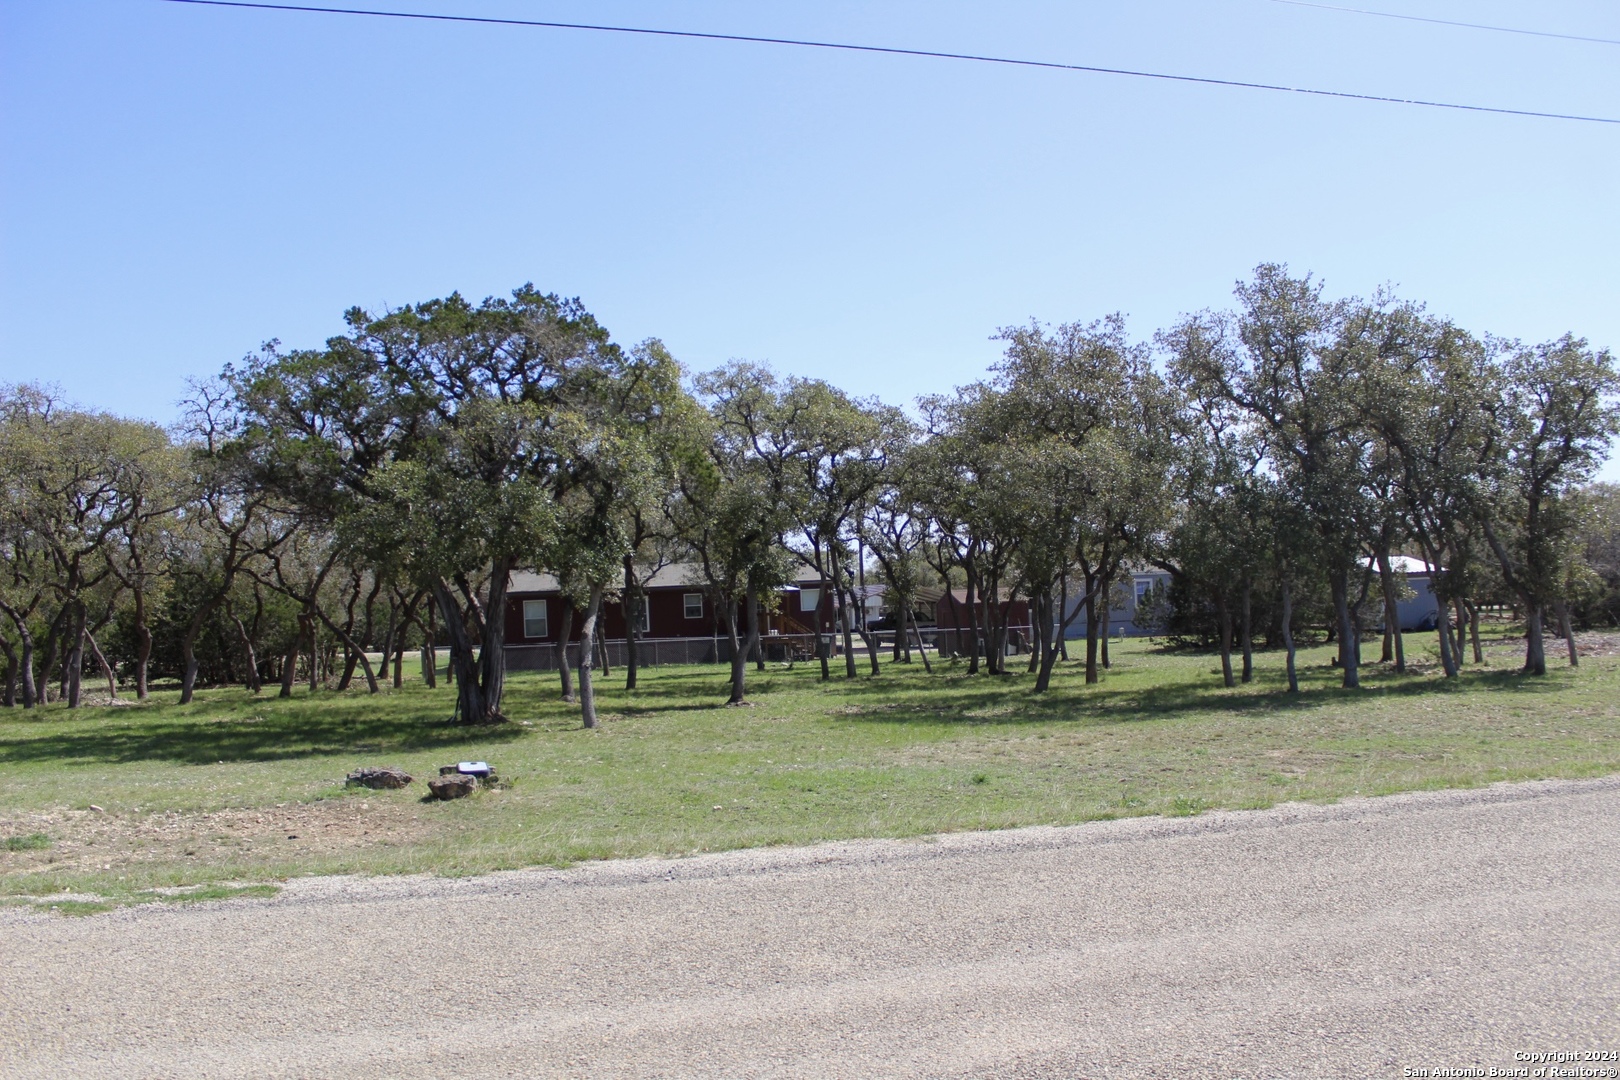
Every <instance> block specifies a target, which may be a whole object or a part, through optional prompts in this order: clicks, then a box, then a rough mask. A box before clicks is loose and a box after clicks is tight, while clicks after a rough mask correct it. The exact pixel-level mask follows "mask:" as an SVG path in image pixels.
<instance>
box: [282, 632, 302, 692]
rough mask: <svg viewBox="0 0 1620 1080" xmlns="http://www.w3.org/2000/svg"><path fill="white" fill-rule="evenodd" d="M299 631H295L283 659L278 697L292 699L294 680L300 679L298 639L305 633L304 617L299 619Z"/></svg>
mask: <svg viewBox="0 0 1620 1080" xmlns="http://www.w3.org/2000/svg"><path fill="white" fill-rule="evenodd" d="M298 621H299V624H300V625H299V629H298V630H295V631H293V636H292V643H291V644H289V645H288V646H287V655H286V656H284V657H282V659H281V690H280V692H278V693H277V694H276V696H277V697H284V698H290V697H292V688H293V680H294V679H296V678H297V677H298V639H299V636H300V634H301V633H302V631H303V626H302V624H303V621H304V620H303V617H302V616H300V617H299V620H298Z"/></svg>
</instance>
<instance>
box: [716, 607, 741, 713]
mask: <svg viewBox="0 0 1620 1080" xmlns="http://www.w3.org/2000/svg"><path fill="white" fill-rule="evenodd" d="M715 606H716V607H720V606H722V605H721V604H716V605H715ZM723 606H724V608H725V612H724V615H723V616H722V618H721V621H722V622H724V623H725V626H726V641H727V643H728V644H729V645H730V646H731V696H730V697H729V698H727V699H726V704H727V705H741V704H742V703H743V702H744V701H746V700H747V680H748V644H747V643H746V642H745V641H744V640H743V638H742V635H741V634H739V633H738V632H737V604H736V602H735V600H732V602H729V603H724V605H723Z"/></svg>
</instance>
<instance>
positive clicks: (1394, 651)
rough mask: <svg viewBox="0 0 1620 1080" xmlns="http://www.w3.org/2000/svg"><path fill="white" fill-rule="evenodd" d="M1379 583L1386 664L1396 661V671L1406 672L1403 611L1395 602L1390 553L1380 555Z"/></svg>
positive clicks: (1384, 552)
mask: <svg viewBox="0 0 1620 1080" xmlns="http://www.w3.org/2000/svg"><path fill="white" fill-rule="evenodd" d="M1378 583H1379V585H1380V586H1381V587H1382V589H1383V591H1384V662H1385V663H1388V662H1389V661H1390V660H1394V661H1395V670H1396V671H1398V672H1402V673H1404V672H1405V671H1406V643H1405V642H1404V641H1403V640H1401V609H1400V605H1399V604H1398V603H1396V601H1395V571H1394V569H1393V568H1392V567H1391V566H1390V562H1389V552H1388V551H1387V550H1386V551H1380V552H1379V553H1378Z"/></svg>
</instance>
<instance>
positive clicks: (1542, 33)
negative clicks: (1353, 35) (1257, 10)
mask: <svg viewBox="0 0 1620 1080" xmlns="http://www.w3.org/2000/svg"><path fill="white" fill-rule="evenodd" d="M1271 2H1272V3H1273V4H1289V5H1291V6H1293V7H1308V8H1319V9H1321V10H1322V11H1345V12H1349V13H1350V14H1352V15H1377V16H1378V17H1379V18H1382V19H1405V20H1406V21H1407V22H1421V23H1434V24H1435V25H1436V26H1465V27H1467V28H1468V29H1470V30H1494V31H1496V32H1497V33H1499V34H1528V35H1529V36H1530V37H1544V38H1560V39H1562V40H1564V41H1589V42H1592V43H1593V44H1596V45H1620V40H1616V39H1614V38H1600V37H1585V36H1583V35H1581V34H1555V33H1553V32H1552V31H1550V30H1525V29H1522V28H1520V27H1517V26H1487V25H1486V24H1485V23H1471V22H1458V21H1457V20H1455V19H1430V18H1427V17H1425V16H1422V15H1401V14H1398V13H1397V12H1393V11H1372V10H1370V9H1368V8H1353V7H1340V6H1339V5H1337V4H1317V3H1312V0H1271Z"/></svg>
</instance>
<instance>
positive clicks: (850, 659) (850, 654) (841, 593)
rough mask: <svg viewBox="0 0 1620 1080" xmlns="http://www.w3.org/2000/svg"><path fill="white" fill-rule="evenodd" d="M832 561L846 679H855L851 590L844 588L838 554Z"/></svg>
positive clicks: (834, 593)
mask: <svg viewBox="0 0 1620 1080" xmlns="http://www.w3.org/2000/svg"><path fill="white" fill-rule="evenodd" d="M835 546H836V545H835ZM831 561H832V579H833V580H832V586H833V595H834V596H835V597H837V601H838V602H837V609H838V628H839V634H840V636H842V637H843V639H844V678H846V679H853V678H855V677H856V674H857V673H856V670H855V637H854V627H853V626H852V625H851V619H852V618H853V613H852V612H851V611H850V603H849V590H848V589H846V588H844V584H843V574H842V570H843V567H841V566H840V565H839V559H838V555H837V554H836V552H835V553H834V554H833V555H832V560H831Z"/></svg>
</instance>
